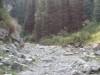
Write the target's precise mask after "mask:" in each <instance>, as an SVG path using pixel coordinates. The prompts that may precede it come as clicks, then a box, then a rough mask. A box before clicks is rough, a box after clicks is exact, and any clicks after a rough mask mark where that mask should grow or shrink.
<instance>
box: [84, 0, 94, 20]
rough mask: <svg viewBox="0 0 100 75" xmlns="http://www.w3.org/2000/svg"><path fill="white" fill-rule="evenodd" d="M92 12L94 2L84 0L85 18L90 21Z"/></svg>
mask: <svg viewBox="0 0 100 75" xmlns="http://www.w3.org/2000/svg"><path fill="white" fill-rule="evenodd" d="M93 11H94V0H84V13H85V15H86V18H87V19H89V20H91V19H92V16H93Z"/></svg>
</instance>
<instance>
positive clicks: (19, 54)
mask: <svg viewBox="0 0 100 75" xmlns="http://www.w3.org/2000/svg"><path fill="white" fill-rule="evenodd" d="M17 56H18V57H19V58H24V59H25V58H26V56H25V54H23V53H18V54H17Z"/></svg>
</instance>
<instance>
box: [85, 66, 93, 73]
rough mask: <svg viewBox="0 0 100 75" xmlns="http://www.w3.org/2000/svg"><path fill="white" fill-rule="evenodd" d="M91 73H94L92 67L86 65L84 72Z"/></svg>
mask: <svg viewBox="0 0 100 75" xmlns="http://www.w3.org/2000/svg"><path fill="white" fill-rule="evenodd" d="M91 71H92V67H91V66H90V65H88V64H85V65H84V68H83V72H84V73H87V74H90V73H91Z"/></svg>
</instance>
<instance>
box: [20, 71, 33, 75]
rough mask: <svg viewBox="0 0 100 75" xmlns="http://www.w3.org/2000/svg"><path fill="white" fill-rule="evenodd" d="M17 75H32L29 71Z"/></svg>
mask: <svg viewBox="0 0 100 75" xmlns="http://www.w3.org/2000/svg"><path fill="white" fill-rule="evenodd" d="M19 75H33V73H32V72H31V71H26V72H22V73H20V74H19Z"/></svg>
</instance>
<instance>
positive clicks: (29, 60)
mask: <svg viewBox="0 0 100 75" xmlns="http://www.w3.org/2000/svg"><path fill="white" fill-rule="evenodd" d="M25 61H26V62H27V63H31V62H32V61H33V60H32V59H31V58H26V59H25Z"/></svg>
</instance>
